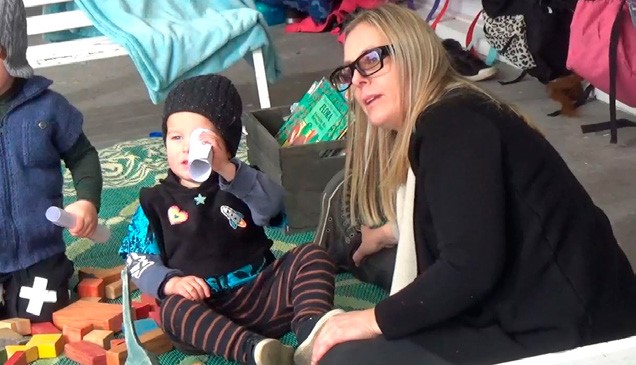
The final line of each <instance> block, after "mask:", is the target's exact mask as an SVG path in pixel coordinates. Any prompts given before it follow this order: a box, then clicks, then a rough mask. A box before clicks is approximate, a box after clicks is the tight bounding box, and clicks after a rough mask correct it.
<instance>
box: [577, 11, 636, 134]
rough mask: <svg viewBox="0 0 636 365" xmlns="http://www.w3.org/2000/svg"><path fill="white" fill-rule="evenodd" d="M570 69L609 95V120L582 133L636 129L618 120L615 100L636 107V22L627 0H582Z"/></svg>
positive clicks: (582, 127) (586, 126) (631, 124)
mask: <svg viewBox="0 0 636 365" xmlns="http://www.w3.org/2000/svg"><path fill="white" fill-rule="evenodd" d="M570 44H571V46H570V49H569V53H568V58H567V66H568V68H569V69H571V70H572V71H573V72H575V73H576V74H577V75H579V76H581V77H582V78H583V79H585V80H587V81H589V82H590V84H591V85H593V86H594V87H595V88H597V89H599V90H602V91H604V92H606V93H608V94H609V97H610V121H609V122H602V123H595V124H587V125H583V126H581V129H582V131H583V133H589V132H598V131H604V130H608V129H609V130H610V131H611V132H610V143H616V142H617V129H618V128H621V127H636V123H634V122H632V121H630V120H627V119H618V120H617V119H616V99H617V98H618V100H620V101H622V102H623V103H625V104H627V105H629V106H635V107H636V22H634V23H632V19H631V17H630V14H629V10H628V6H627V2H626V0H594V1H590V0H582V1H579V3H578V4H577V6H576V11H575V12H574V19H573V20H572V27H571V33H570Z"/></svg>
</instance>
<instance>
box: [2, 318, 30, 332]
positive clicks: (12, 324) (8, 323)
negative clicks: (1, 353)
mask: <svg viewBox="0 0 636 365" xmlns="http://www.w3.org/2000/svg"><path fill="white" fill-rule="evenodd" d="M0 328H8V329H10V330H13V331H15V332H17V333H19V334H21V335H30V334H31V320H29V319H26V318H9V319H5V320H2V321H0Z"/></svg>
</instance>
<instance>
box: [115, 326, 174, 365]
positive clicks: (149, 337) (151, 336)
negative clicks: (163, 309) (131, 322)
mask: <svg viewBox="0 0 636 365" xmlns="http://www.w3.org/2000/svg"><path fill="white" fill-rule="evenodd" d="M139 342H141V345H142V346H143V347H144V349H146V350H148V351H150V352H152V353H153V354H156V355H161V354H163V353H166V352H168V351H170V350H172V342H171V341H170V339H169V338H168V335H166V334H165V333H164V332H163V330H161V328H156V329H154V330H152V331H149V332H146V333H144V334H143V335H141V336H139ZM127 356H128V350H127V348H126V343H125V342H124V343H121V344H119V345H117V346H112V347H111V348H110V350H108V351H107V352H106V363H107V365H124V363H125V362H126V357H127Z"/></svg>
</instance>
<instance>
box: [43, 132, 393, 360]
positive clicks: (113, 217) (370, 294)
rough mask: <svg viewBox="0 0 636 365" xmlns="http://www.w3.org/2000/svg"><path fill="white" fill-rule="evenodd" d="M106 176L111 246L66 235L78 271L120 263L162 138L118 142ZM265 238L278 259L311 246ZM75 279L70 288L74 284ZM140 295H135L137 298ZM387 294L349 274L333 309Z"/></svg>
mask: <svg viewBox="0 0 636 365" xmlns="http://www.w3.org/2000/svg"><path fill="white" fill-rule="evenodd" d="M99 156H100V160H101V163H102V171H103V174H104V190H103V194H102V208H101V212H100V223H102V224H106V225H107V226H108V227H110V229H111V231H112V235H111V240H110V242H109V243H104V244H94V243H93V242H91V241H90V240H88V239H73V238H72V237H71V236H70V235H68V234H67V233H65V234H66V236H65V238H66V242H67V251H66V253H67V255H68V257H69V258H70V259H71V260H72V261H73V262H74V263H75V268H76V270H77V269H78V268H81V267H86V266H91V267H101V268H110V267H114V266H117V265H122V264H123V260H122V259H121V258H120V257H119V256H118V255H117V249H118V248H119V243H120V242H121V240H122V238H123V237H124V235H125V233H126V229H127V225H128V222H129V221H130V218H131V216H132V215H133V213H134V212H135V209H136V208H137V198H138V194H139V189H140V188H141V187H143V186H152V185H154V184H156V183H157V182H158V180H159V179H160V178H163V177H164V176H165V173H166V171H167V168H168V165H167V163H166V161H165V152H164V147H163V141H162V140H161V139H160V138H146V139H141V140H137V141H130V142H124V143H120V144H117V145H115V146H113V147H109V148H106V149H104V150H102V151H100V152H99ZM238 157H239V158H241V159H246V157H247V149H246V147H245V142H244V141H242V143H241V147H240V149H239V153H238ZM64 195H65V197H67V199H70V200H71V201H72V200H74V199H75V197H74V195H75V191H74V190H73V185H72V182H71V176H70V173H69V172H68V170H66V175H65V185H64ZM267 234H268V235H269V237H270V238H271V239H272V240H274V241H275V243H274V247H273V248H274V252H275V254H276V255H280V254H282V253H283V252H285V251H287V250H289V249H290V248H291V247H293V246H294V245H298V244H302V243H305V242H310V241H311V240H312V239H313V232H307V233H302V234H295V235H289V236H288V235H285V234H284V233H283V232H282V231H281V230H278V229H268V231H267ZM76 282H77V278H76V277H74V278H73V281H72V282H71V285H75V283H76ZM138 295H139V293H138V292H137V293H134V294H133V298H136V297H137V296H138ZM385 296H386V292H384V291H383V290H382V289H380V288H378V287H376V286H374V285H370V284H366V283H362V282H360V281H358V280H357V279H355V278H353V277H352V276H351V275H350V274H340V275H338V277H337V282H336V306H337V307H339V308H342V309H345V310H353V309H363V308H369V307H371V306H373V305H374V303H377V302H378V301H379V300H380V299H382V298H383V297H385ZM282 340H283V341H284V342H285V343H288V344H291V345H294V346H296V345H297V342H296V338H295V337H294V336H293V335H292V334H291V333H290V334H287V335H286V336H284V337H283V339H282ZM159 358H160V360H161V364H179V363H184V364H186V363H191V362H194V361H195V360H199V361H201V362H203V363H207V364H215V365H220V364H232V363H231V362H228V361H225V360H224V359H222V358H219V357H214V356H212V357H203V358H196V357H192V356H190V357H187V356H186V355H184V354H182V353H181V352H179V351H176V350H173V351H171V352H168V353H166V354H163V355H161V356H160V357H159ZM34 364H37V365H44V364H47V365H48V364H60V365H62V364H75V362H73V361H70V360H68V359H66V358H64V357H63V356H61V357H59V358H56V359H51V360H39V361H37V362H35V363H34Z"/></svg>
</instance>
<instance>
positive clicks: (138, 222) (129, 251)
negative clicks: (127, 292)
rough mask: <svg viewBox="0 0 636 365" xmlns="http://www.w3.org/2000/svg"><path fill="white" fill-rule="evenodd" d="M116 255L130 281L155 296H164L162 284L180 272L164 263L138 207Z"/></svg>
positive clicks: (153, 236) (144, 216)
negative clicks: (121, 260)
mask: <svg viewBox="0 0 636 365" xmlns="http://www.w3.org/2000/svg"><path fill="white" fill-rule="evenodd" d="M119 254H120V255H121V256H123V257H125V258H126V268H127V269H128V272H129V273H130V276H131V278H132V281H133V282H134V283H135V285H137V287H138V288H139V289H140V290H141V291H142V292H144V293H146V294H149V295H152V296H153V297H155V298H162V297H163V296H164V293H163V286H164V284H165V283H166V282H167V281H168V280H169V279H170V278H172V277H175V276H182V275H183V273H182V272H181V271H179V270H176V269H171V268H168V267H166V266H165V265H164V264H163V260H162V259H161V254H160V250H159V245H158V243H157V240H156V238H155V235H154V234H153V232H152V230H151V229H150V222H149V221H148V218H147V217H146V215H145V213H144V211H143V209H142V208H141V207H139V208H137V211H136V212H135V214H134V215H133V218H132V221H131V222H130V224H129V225H128V234H127V235H126V237H125V238H124V240H123V241H122V245H121V247H120V248H119Z"/></svg>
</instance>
